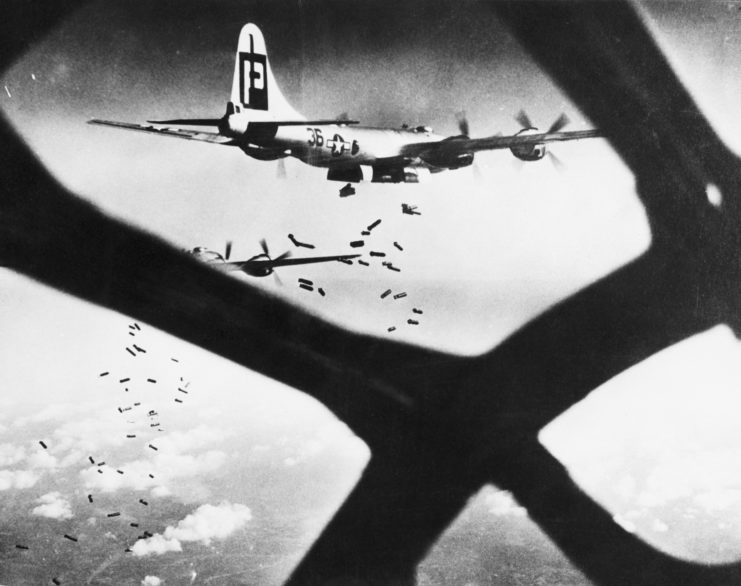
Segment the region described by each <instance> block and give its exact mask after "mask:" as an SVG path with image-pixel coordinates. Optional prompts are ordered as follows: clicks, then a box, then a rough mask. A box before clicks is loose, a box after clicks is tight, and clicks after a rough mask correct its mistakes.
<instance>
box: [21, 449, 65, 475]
mask: <svg viewBox="0 0 741 586" xmlns="http://www.w3.org/2000/svg"><path fill="white" fill-rule="evenodd" d="M26 463H27V464H28V466H29V467H31V468H42V469H46V470H50V469H52V468H56V467H57V465H58V463H57V459H56V457H54V456H52V455H51V454H50V453H49V452H47V451H46V450H39V451H37V452H34V453H32V454H31V455H30V456H29V457H28V459H27V460H26Z"/></svg>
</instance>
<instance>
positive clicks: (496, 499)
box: [484, 490, 527, 517]
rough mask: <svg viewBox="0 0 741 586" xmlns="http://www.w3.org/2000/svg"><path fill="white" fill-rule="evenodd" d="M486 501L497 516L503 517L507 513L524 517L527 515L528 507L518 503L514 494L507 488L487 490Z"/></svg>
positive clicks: (490, 510) (492, 512) (491, 511)
mask: <svg viewBox="0 0 741 586" xmlns="http://www.w3.org/2000/svg"><path fill="white" fill-rule="evenodd" d="M484 502H485V503H486V506H487V507H488V508H489V512H490V513H491V514H492V515H495V516H497V517H503V516H505V515H508V516H512V517H524V516H526V515H527V509H526V508H525V507H521V506H520V505H519V504H517V501H516V500H515V498H514V497H513V496H512V494H511V493H510V492H508V491H506V490H495V491H494V492H487V493H486V495H485V497H484Z"/></svg>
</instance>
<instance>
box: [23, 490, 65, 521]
mask: <svg viewBox="0 0 741 586" xmlns="http://www.w3.org/2000/svg"><path fill="white" fill-rule="evenodd" d="M36 502H37V503H40V504H39V506H38V507H36V508H34V509H33V510H32V511H31V514H32V515H37V516H39V517H48V518H49V519H71V518H72V507H71V506H70V504H69V501H68V500H67V499H65V498H64V497H63V496H62V495H61V494H60V493H59V492H49V493H47V494H45V495H43V496H41V497H39V498H38V499H36Z"/></svg>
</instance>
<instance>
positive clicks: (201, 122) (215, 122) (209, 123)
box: [147, 118, 222, 126]
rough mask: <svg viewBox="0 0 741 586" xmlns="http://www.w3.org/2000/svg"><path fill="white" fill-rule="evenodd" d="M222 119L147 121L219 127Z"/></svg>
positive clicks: (150, 122) (150, 121)
mask: <svg viewBox="0 0 741 586" xmlns="http://www.w3.org/2000/svg"><path fill="white" fill-rule="evenodd" d="M221 121H222V118H176V119H174V120H147V122H149V124H187V125H188V126H218V125H219V124H221Z"/></svg>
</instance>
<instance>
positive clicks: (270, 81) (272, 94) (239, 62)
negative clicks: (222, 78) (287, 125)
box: [227, 23, 304, 122]
mask: <svg viewBox="0 0 741 586" xmlns="http://www.w3.org/2000/svg"><path fill="white" fill-rule="evenodd" d="M227 111H234V112H235V113H242V114H245V115H246V116H247V117H248V118H249V119H250V120H254V121H260V122H261V121H265V122H268V121H271V120H296V121H298V120H304V117H303V116H301V115H300V114H299V113H298V112H296V110H294V109H293V108H292V107H291V105H290V104H289V103H288V101H287V100H286V99H285V98H284V97H283V94H282V93H281V91H280V88H278V84H277V83H276V82H275V78H274V77H273V72H272V71H271V69H270V63H269V62H268V52H267V49H266V47H265V39H264V38H263V36H262V32H260V29H259V28H258V27H257V26H255V25H254V24H252V23H250V24H246V25H244V26H243V27H242V32H240V34H239V44H238V46H237V57H236V63H235V64H234V79H233V81H232V94H231V99H230V105H229V106H227Z"/></svg>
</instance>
